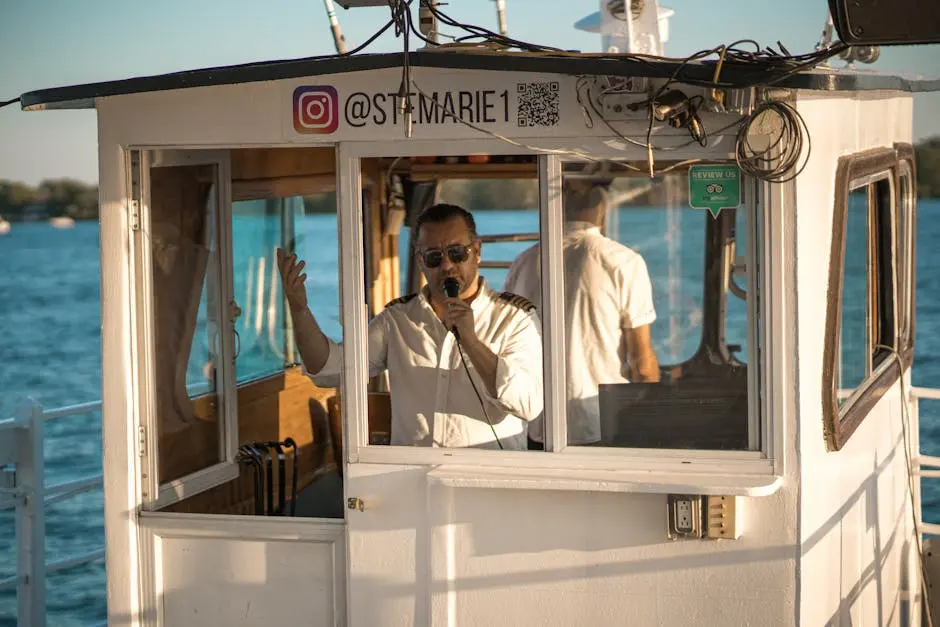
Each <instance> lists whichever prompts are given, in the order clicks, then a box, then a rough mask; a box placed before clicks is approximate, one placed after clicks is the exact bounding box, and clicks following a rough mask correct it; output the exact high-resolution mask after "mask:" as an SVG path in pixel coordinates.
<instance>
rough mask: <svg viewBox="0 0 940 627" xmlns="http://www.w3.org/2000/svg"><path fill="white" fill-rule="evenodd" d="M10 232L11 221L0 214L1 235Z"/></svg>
mask: <svg viewBox="0 0 940 627" xmlns="http://www.w3.org/2000/svg"><path fill="white" fill-rule="evenodd" d="M9 232H10V223H9V222H7V221H6V220H5V219H4V218H3V216H0V235H6V234H7V233H9Z"/></svg>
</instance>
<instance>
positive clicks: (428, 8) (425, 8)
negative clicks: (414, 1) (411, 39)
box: [418, 0, 438, 43]
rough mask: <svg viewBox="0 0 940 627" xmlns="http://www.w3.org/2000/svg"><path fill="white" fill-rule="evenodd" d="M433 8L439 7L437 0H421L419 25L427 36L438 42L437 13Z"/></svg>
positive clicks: (422, 32) (430, 39)
mask: <svg viewBox="0 0 940 627" xmlns="http://www.w3.org/2000/svg"><path fill="white" fill-rule="evenodd" d="M433 9H437V0H419V7H418V27H419V29H420V30H421V34H422V35H424V36H425V38H427V39H428V40H429V41H433V42H434V43H438V38H437V36H438V31H437V15H435V13H434V10H433Z"/></svg>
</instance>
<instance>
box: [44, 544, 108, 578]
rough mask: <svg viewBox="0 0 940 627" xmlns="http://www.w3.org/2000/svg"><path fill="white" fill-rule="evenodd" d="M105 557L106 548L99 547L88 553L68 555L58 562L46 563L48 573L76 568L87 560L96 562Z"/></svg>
mask: <svg viewBox="0 0 940 627" xmlns="http://www.w3.org/2000/svg"><path fill="white" fill-rule="evenodd" d="M103 557H104V549H98V550H97V551H88V552H87V553H81V554H79V555H73V556H72V557H66V558H64V559H60V560H59V561H57V562H53V563H51V564H46V573H47V574H48V573H54V572H58V571H60V570H68V569H69V568H74V567H75V566H80V565H82V564H85V563H87V562H96V561H98V560H100V559H102V558H103Z"/></svg>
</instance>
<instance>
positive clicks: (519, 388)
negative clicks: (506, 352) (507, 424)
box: [484, 355, 542, 422]
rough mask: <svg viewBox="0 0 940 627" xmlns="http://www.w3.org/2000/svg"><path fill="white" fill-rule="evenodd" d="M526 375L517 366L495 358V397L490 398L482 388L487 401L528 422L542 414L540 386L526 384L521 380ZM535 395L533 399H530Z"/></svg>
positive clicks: (526, 373)
mask: <svg viewBox="0 0 940 627" xmlns="http://www.w3.org/2000/svg"><path fill="white" fill-rule="evenodd" d="M527 375H528V371H527V370H526V369H525V368H520V367H519V365H518V364H516V365H515V366H511V364H509V363H507V362H506V360H505V359H503V358H502V357H500V356H499V355H497V356H496V382H495V383H496V396H497V398H492V397H491V396H490V394H489V391H488V390H486V388H485V387H484V390H486V391H485V392H484V394H485V396H486V398H487V400H489V401H490V402H492V403H495V404H496V405H497V406H499V407H501V408H503V410H505V411H506V412H507V413H510V414H512V415H513V416H516V417H518V418H521V419H522V420H524V421H526V422H529V421H531V420H535V419H536V418H538V417H539V415H540V414H541V413H542V386H541V385H533V384H531V383H527V382H525V381H524V380H523V381H519V380H517V379H518V378H520V377H522V378H523V379H524V378H525V377H526V376H527ZM532 395H535V398H532Z"/></svg>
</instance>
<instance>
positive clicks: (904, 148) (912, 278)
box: [894, 144, 917, 369]
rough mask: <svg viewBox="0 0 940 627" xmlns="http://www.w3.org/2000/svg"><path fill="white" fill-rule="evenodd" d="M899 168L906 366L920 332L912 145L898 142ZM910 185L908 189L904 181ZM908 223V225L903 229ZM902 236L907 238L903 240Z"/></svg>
mask: <svg viewBox="0 0 940 627" xmlns="http://www.w3.org/2000/svg"><path fill="white" fill-rule="evenodd" d="M894 149H895V151H897V153H898V159H899V161H900V168H899V171H898V188H897V189H898V205H897V212H898V214H897V220H898V221H897V224H898V239H897V241H898V252H899V256H900V254H901V253H903V258H900V259H899V261H900V264H901V267H900V268H899V271H898V286H899V292H898V295H899V298H900V304H901V310H900V312H899V325H900V330H899V332H898V333H899V337H900V342H901V344H900V351H899V352H900V354H901V361H902V362H903V363H904V368H905V369H906V368H910V367H911V366H912V365H913V364H914V339H915V337H916V334H917V157H916V154H915V152H914V146H913V145H912V144H895V145H894ZM905 178H907V179H908V181H909V184H908V187H907V189H906V190H905V187H904V185H903V184H902V183H901V181H903V180H904V179H905ZM902 224H906V225H907V228H906V230H905V229H902V228H900V227H901V225H902ZM902 238H903V240H904V241H902Z"/></svg>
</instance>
